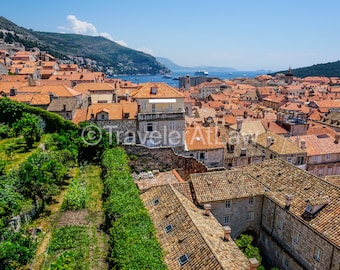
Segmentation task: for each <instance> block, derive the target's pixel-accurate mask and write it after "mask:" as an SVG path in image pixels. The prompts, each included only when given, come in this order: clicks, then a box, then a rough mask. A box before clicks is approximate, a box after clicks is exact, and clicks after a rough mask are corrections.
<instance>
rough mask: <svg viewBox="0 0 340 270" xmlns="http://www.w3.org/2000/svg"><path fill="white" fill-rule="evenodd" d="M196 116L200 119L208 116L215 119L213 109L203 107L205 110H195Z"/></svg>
mask: <svg viewBox="0 0 340 270" xmlns="http://www.w3.org/2000/svg"><path fill="white" fill-rule="evenodd" d="M196 116H197V117H200V118H207V117H209V116H211V117H215V116H216V111H215V109H213V108H210V107H205V108H197V109H196Z"/></svg>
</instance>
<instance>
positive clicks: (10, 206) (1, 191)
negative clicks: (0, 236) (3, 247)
mask: <svg viewBox="0 0 340 270" xmlns="http://www.w3.org/2000/svg"><path fill="white" fill-rule="evenodd" d="M16 186H17V178H16V175H15V172H12V173H11V174H9V175H6V176H5V175H2V176H0V228H3V227H4V226H5V225H6V223H7V221H8V220H9V219H10V218H11V217H12V216H13V215H17V214H18V213H19V212H20V210H21V206H22V205H23V203H24V198H23V196H22V195H21V194H20V193H19V192H17V188H16Z"/></svg>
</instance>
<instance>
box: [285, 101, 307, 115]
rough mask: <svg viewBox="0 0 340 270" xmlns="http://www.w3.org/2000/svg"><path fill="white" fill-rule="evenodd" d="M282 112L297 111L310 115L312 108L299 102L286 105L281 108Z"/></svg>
mask: <svg viewBox="0 0 340 270" xmlns="http://www.w3.org/2000/svg"><path fill="white" fill-rule="evenodd" d="M279 110H280V111H296V112H302V113H309V111H310V108H308V107H307V106H306V105H304V104H301V103H297V102H287V103H286V104H284V105H282V106H280V108H279Z"/></svg>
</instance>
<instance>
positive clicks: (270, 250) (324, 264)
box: [260, 197, 339, 270]
mask: <svg viewBox="0 0 340 270" xmlns="http://www.w3.org/2000/svg"><path fill="white" fill-rule="evenodd" d="M261 225H262V227H263V229H264V231H265V232H263V236H262V235H261V237H260V239H261V241H260V246H261V247H262V248H263V249H264V250H265V251H266V252H264V253H265V254H268V257H267V258H266V259H268V260H269V261H271V262H273V263H274V264H276V265H278V266H279V267H281V268H282V269H303V268H305V269H315V270H317V269H320V270H322V269H331V268H330V264H331V261H332V257H334V253H333V249H334V246H333V245H331V244H330V243H329V242H328V241H327V240H326V239H325V238H323V237H322V236H320V235H319V234H318V233H317V232H315V231H314V230H313V229H311V228H310V227H308V226H306V225H305V224H303V223H302V221H300V220H298V219H297V218H296V217H294V216H293V215H291V214H290V212H289V211H287V210H285V209H283V208H281V207H280V206H278V205H276V204H275V203H274V202H272V201H271V200H270V199H269V198H267V197H264V201H263V208H262V223H261ZM316 249H319V250H320V251H321V256H320V260H319V261H318V260H317V259H316V258H314V257H315V250H316ZM283 251H284V252H283ZM280 254H281V255H280ZM332 254H333V255H332ZM337 255H338V253H337ZM333 260H334V259H333ZM337 260H338V267H339V257H337ZM287 262H288V263H287ZM333 264H335V266H334V267H335V268H334V269H339V268H336V262H334V263H333Z"/></svg>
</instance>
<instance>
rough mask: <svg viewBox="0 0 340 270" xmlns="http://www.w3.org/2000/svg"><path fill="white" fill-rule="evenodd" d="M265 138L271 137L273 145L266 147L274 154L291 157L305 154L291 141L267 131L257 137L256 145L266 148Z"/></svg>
mask: <svg viewBox="0 0 340 270" xmlns="http://www.w3.org/2000/svg"><path fill="white" fill-rule="evenodd" d="M267 137H271V138H272V139H273V143H272V144H271V145H270V146H269V147H268V149H269V150H271V151H272V152H274V153H276V154H279V155H293V154H303V153H306V151H304V150H302V149H301V148H300V147H298V146H297V145H296V144H295V143H294V142H292V141H291V140H288V139H287V138H285V137H283V136H280V135H277V134H275V133H272V132H268V131H267V132H265V133H262V134H260V135H259V136H257V138H256V144H258V145H260V146H262V147H264V148H267V147H266V145H267Z"/></svg>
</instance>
